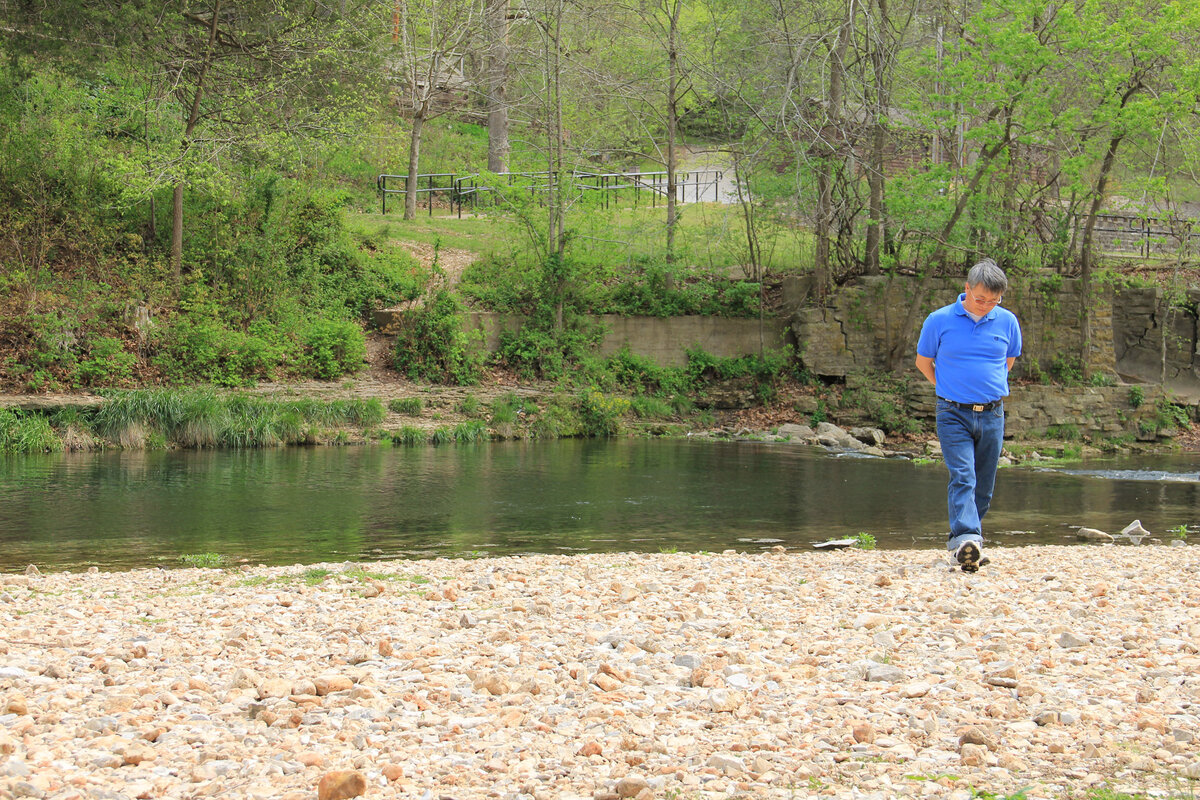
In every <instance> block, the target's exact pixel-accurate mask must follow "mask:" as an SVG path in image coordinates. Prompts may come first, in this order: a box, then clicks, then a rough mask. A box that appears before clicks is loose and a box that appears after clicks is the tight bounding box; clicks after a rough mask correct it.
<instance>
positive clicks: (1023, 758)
mask: <svg viewBox="0 0 1200 800" xmlns="http://www.w3.org/2000/svg"><path fill="white" fill-rule="evenodd" d="M989 555H991V557H992V563H991V564H990V565H989V566H988V567H986V568H985V569H984V570H982V571H980V572H979V573H978V574H976V575H971V576H968V575H964V574H962V573H961V572H958V571H955V570H953V569H951V568H950V566H949V563H948V561H947V560H946V558H945V556H944V554H942V553H940V552H933V551H859V550H839V551H820V552H803V553H797V552H782V551H777V552H774V553H766V554H761V553H760V554H745V553H733V552H727V553H723V554H684V553H663V554H651V555H638V554H616V555H613V554H599V555H576V556H527V557H515V558H497V559H479V560H445V559H442V560H430V561H403V562H401V561H397V562H382V563H371V564H325V565H313V566H301V565H297V566H294V567H246V568H242V569H227V570H216V569H207V570H206V569H181V570H171V571H163V570H157V569H155V570H139V571H133V572H128V573H91V574H46V575H41V574H38V572H37V571H36V570H35V569H30V570H28V571H27V574H23V575H6V576H0V797H3V798H10V797H37V798H53V799H54V800H84V798H88V799H89V800H118V799H125V798H128V800H133V799H134V798H205V797H212V798H262V799H263V800H267V799H268V798H270V799H271V800H308V799H309V798H318V797H320V798H322V799H323V800H328V799H331V798H338V797H352V796H358V795H359V794H361V795H362V796H364V797H368V798H458V799H460V800H466V799H467V798H525V797H529V798H539V799H540V798H547V799H549V798H554V799H555V800H557V799H558V798H621V797H638V798H650V797H658V798H669V797H677V798H726V797H779V798H785V797H786V798H804V797H814V798H815V797H822V798H828V797H835V798H892V797H914V798H924V797H939V798H940V797H954V798H964V799H965V798H970V797H973V796H977V794H976V793H983V792H989V793H992V794H994V795H1003V794H1011V793H1014V792H1018V791H1019V790H1021V789H1025V796H1027V797H1030V798H1038V797H1045V798H1065V797H1072V798H1078V797H1087V796H1088V792H1089V791H1090V790H1093V789H1099V788H1101V787H1110V788H1113V789H1118V790H1121V791H1126V792H1138V793H1142V792H1146V793H1149V792H1155V793H1156V794H1158V796H1166V797H1190V796H1192V795H1190V794H1188V792H1194V791H1195V786H1196V784H1195V780H1196V779H1197V778H1200V755H1197V753H1198V752H1200V744H1198V739H1200V677H1198V676H1200V652H1198V647H1200V548H1197V547H1194V546H1192V547H1173V548H1166V547H1158V546H1139V547H1135V546H1129V545H1126V546H1121V545H1116V546H1095V545H1081V546H1075V547H1028V548H1019V549H1015V548H1014V549H1000V548H995V549H992V550H991V551H989ZM989 796H990V795H989Z"/></svg>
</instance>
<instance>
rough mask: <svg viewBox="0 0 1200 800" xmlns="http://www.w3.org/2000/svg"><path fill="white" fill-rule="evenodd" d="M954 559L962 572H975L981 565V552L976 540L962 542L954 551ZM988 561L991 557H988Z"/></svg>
mask: <svg viewBox="0 0 1200 800" xmlns="http://www.w3.org/2000/svg"><path fill="white" fill-rule="evenodd" d="M954 560H955V561H956V562H958V564H959V566H961V567H962V571H963V572H975V571H976V570H978V569H979V568H980V567H981V566H982V565H983V563H984V562H983V552H982V551H981V550H980V549H979V544H978V543H977V542H963V543H962V544H960V545H959V546H958V549H957V550H955V551H954ZM988 560H989V561H990V560H991V559H988Z"/></svg>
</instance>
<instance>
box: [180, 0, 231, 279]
mask: <svg viewBox="0 0 1200 800" xmlns="http://www.w3.org/2000/svg"><path fill="white" fill-rule="evenodd" d="M220 15H221V0H216V1H215V2H214V3H213V9H212V20H211V21H210V22H209V26H208V44H207V45H205V48H204V57H203V59H202V60H201V62H200V74H199V76H197V78H196V91H195V92H194V93H193V94H192V105H191V108H190V109H189V110H188V118H187V123H186V124H185V125H184V129H183V140H182V141H181V142H180V145H179V152H180V155H181V156H186V155H187V151H188V148H189V147H190V146H191V138H192V132H193V131H194V130H195V129H196V123H197V122H199V121H200V103H201V101H202V100H203V99H204V88H205V85H204V81H205V78H207V77H208V68H209V66H211V65H212V55H213V48H214V47H215V46H216V43H217V20H218V18H219V17H220ZM182 276H183V181H182V180H177V181H176V182H175V187H174V190H173V192H172V196H171V277H172V278H173V279H174V280H175V283H176V285H178V284H179V280H180V278H181V277H182Z"/></svg>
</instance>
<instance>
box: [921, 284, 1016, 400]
mask: <svg viewBox="0 0 1200 800" xmlns="http://www.w3.org/2000/svg"><path fill="white" fill-rule="evenodd" d="M965 297H966V295H965V294H960V295H959V296H958V300H957V301H956V302H954V303H951V304H950V305H948V306H942V307H941V308H939V309H938V310H937V311H934V312H933V313H932V314H930V315H929V316H928V317H926V318H925V324H924V325H922V326H921V338H920V339H918V340H917V355H919V356H924V357H926V358H932V359H933V360H934V362H935V363H934V376H935V377H936V378H937V395H938V397H942V398H945V399H946V400H953V401H954V402H956V403H990V402H991V401H993V400H999V399H1000V398H1002V397H1006V396H1007V395H1008V362H1007V360H1008V359H1009V358H1015V357H1017V356H1019V355H1021V325H1020V323H1018V322H1017V318H1016V316H1015V315H1014V314H1013V313H1012V312H1011V311H1009V310H1008V309H1006V308H1002V307H1001V306H995V307H993V308H992V310H991V311H989V312H988V313H987V314H986V315H985V316H984V317H983V318H982V319H980V320H979V322H976V321H975V320H973V319H971V317H970V316H969V315H968V314H967V310H966V309H965V308H963V299H964V298H965Z"/></svg>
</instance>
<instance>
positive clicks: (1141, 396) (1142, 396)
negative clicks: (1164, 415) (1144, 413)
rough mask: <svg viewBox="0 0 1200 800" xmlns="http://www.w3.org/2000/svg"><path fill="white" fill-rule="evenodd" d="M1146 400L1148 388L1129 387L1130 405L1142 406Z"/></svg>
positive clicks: (1131, 406) (1133, 406)
mask: <svg viewBox="0 0 1200 800" xmlns="http://www.w3.org/2000/svg"><path fill="white" fill-rule="evenodd" d="M1145 402H1146V390H1145V389H1143V388H1142V387H1141V386H1131V387H1129V407H1130V408H1141V407H1142V403H1145Z"/></svg>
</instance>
